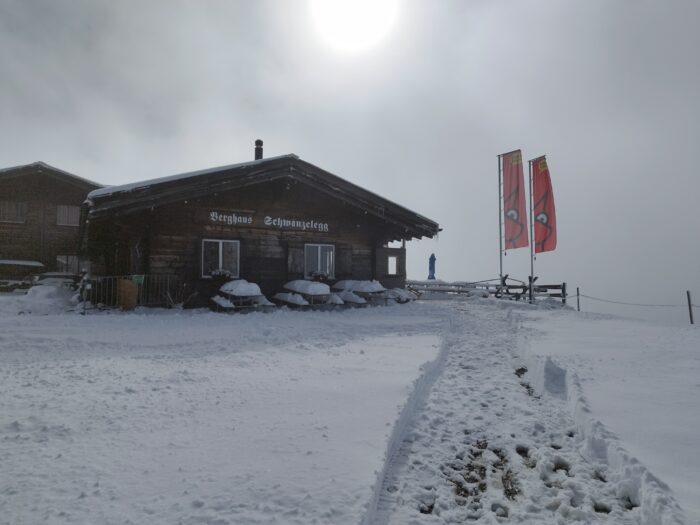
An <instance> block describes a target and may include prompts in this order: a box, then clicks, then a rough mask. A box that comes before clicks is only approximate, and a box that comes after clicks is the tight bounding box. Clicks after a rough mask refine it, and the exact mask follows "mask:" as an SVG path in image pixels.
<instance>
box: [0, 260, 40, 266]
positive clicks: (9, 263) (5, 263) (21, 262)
mask: <svg viewBox="0 0 700 525" xmlns="http://www.w3.org/2000/svg"><path fill="white" fill-rule="evenodd" d="M0 266H29V267H31V268H43V267H44V265H43V263H40V262H39V261H24V260H21V259H0Z"/></svg>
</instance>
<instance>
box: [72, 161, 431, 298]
mask: <svg viewBox="0 0 700 525" xmlns="http://www.w3.org/2000/svg"><path fill="white" fill-rule="evenodd" d="M89 204H90V208H89V214H88V219H89V222H88V227H87V228H86V232H87V236H86V239H85V244H86V247H87V249H88V251H89V253H90V256H91V259H92V260H93V262H94V263H95V264H93V268H97V267H100V268H101V270H102V272H103V274H105V275H130V274H131V275H133V274H150V275H169V276H173V277H174V278H176V279H177V280H178V281H180V282H183V283H185V284H186V285H187V286H189V287H191V288H192V289H194V290H198V291H201V292H203V294H202V295H206V294H207V293H209V292H210V291H211V288H212V286H213V284H215V281H216V279H212V278H211V276H210V275H208V274H207V271H208V270H207V271H205V267H208V266H209V264H208V260H207V258H208V257H210V255H209V252H208V251H207V250H209V248H212V249H213V253H214V254H216V253H217V252H216V249H217V246H218V249H219V250H220V251H219V253H220V254H221V253H222V252H221V250H223V249H224V246H226V247H227V249H228V247H229V246H230V249H231V253H232V254H233V253H234V252H237V253H236V255H237V257H238V262H237V263H236V264H232V266H231V267H232V268H234V267H235V270H236V271H235V272H234V275H233V277H239V278H243V279H247V280H248V281H251V282H255V283H257V284H259V285H260V287H261V288H262V291H263V293H265V294H272V293H274V292H277V291H280V290H281V289H282V285H283V284H284V283H285V282H287V281H290V280H293V279H304V278H310V274H309V265H313V264H314V257H315V256H316V254H317V253H318V254H319V259H320V258H321V255H320V253H321V252H323V254H324V257H325V259H326V260H328V261H331V264H330V266H327V267H324V268H323V270H324V271H325V273H324V275H321V276H320V277H321V278H325V279H326V280H328V281H330V282H333V281H337V280H341V279H360V280H368V279H377V280H379V281H380V282H382V284H384V286H386V287H402V286H403V285H404V283H405V280H406V257H405V247H400V248H389V247H388V244H389V243H390V242H391V241H397V240H398V241H401V240H406V239H411V238H415V237H422V236H432V235H434V234H435V233H437V231H438V226H437V224H436V223H434V222H432V221H430V220H429V219H425V218H424V217H421V216H419V215H417V214H415V213H414V212H410V211H409V210H406V209H405V208H401V207H400V206H398V205H396V204H393V203H391V202H390V201H386V200H385V199H382V198H381V197H378V196H376V195H374V194H371V193H370V192H367V191H366V190H363V189H361V188H359V187H357V186H355V185H352V184H351V183H349V182H347V181H344V180H343V179H340V178H339V177H336V176H334V175H331V174H329V173H327V172H324V171H323V170H320V169H319V168H317V167H315V166H313V165H311V164H308V163H305V162H303V161H301V160H300V159H299V158H298V157H296V156H294V155H287V156H284V157H276V158H272V159H264V160H257V161H253V162H250V163H244V164H239V165H234V166H228V167H223V168H216V169H213V170H205V171H202V172H194V173H191V174H183V175H180V176H175V177H169V178H164V179H160V180H159V179H156V180H154V181H146V182H144V183H140V184H135V185H134V184H132V185H125V186H122V187H113V188H105V189H104V190H98V191H96V192H93V193H91V194H90V196H89ZM217 243H218V244H217ZM319 247H320V248H319ZM319 250H321V251H319ZM221 257H223V255H221Z"/></svg>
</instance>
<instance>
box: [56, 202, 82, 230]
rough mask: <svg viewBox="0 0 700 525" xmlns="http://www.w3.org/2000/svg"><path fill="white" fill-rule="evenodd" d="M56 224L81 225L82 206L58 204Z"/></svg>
mask: <svg viewBox="0 0 700 525" xmlns="http://www.w3.org/2000/svg"><path fill="white" fill-rule="evenodd" d="M56 224H57V225H58V226H80V206H66V205H64V204H59V205H58V206H56Z"/></svg>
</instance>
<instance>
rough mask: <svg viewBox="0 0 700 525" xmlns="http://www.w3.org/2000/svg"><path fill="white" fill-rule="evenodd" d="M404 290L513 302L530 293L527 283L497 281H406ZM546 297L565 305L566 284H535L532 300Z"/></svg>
mask: <svg viewBox="0 0 700 525" xmlns="http://www.w3.org/2000/svg"><path fill="white" fill-rule="evenodd" d="M406 288H407V289H409V290H411V291H412V292H415V293H417V294H419V295H420V294H422V293H425V292H436V293H445V294H465V295H482V296H494V297H498V298H503V299H512V300H515V301H519V300H525V301H527V300H528V299H529V293H530V287H529V285H528V284H527V283H516V284H508V283H505V284H504V283H502V282H501V281H500V280H498V279H493V280H490V281H478V282H468V281H453V282H445V281H438V280H427V281H406ZM547 297H553V298H558V299H561V302H562V303H564V304H566V297H567V293H566V283H561V284H536V285H535V286H534V287H533V298H535V299H537V298H547Z"/></svg>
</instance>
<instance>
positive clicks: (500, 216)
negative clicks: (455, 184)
mask: <svg viewBox="0 0 700 525" xmlns="http://www.w3.org/2000/svg"><path fill="white" fill-rule="evenodd" d="M502 177H503V174H502V169H501V155H498V263H499V266H498V277H499V281H500V282H499V284H498V286H499V288H500V287H501V286H503V209H502V202H503V190H502V187H501V186H502V182H501V179H502Z"/></svg>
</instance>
